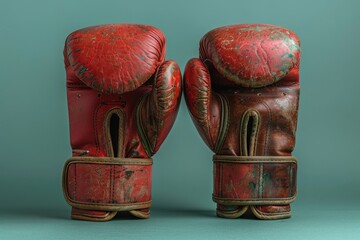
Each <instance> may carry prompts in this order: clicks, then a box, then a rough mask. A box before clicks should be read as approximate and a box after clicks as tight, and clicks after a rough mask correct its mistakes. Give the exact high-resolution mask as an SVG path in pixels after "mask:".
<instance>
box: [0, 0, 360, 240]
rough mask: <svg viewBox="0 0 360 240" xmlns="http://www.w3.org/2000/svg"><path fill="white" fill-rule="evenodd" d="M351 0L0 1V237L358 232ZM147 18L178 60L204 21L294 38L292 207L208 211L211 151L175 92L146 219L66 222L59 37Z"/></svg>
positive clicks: (194, 50) (359, 100)
mask: <svg viewBox="0 0 360 240" xmlns="http://www.w3.org/2000/svg"><path fill="white" fill-rule="evenodd" d="M359 10H360V2H359V1H345V0H339V1H293V0H286V1H266V0H263V1H255V0H254V1H251V0H247V1H239V0H238V1H230V0H217V1H213V0H206V1H195V0H192V1H188V0H182V1H170V0H168V1H160V0H158V1H155V0H153V1H136V0H132V1H119V0H117V1H115V0H114V1H105V0H102V1H90V0H89V1H75V0H71V1H70V0H62V1H49V0H48V1H45V0H44V1H39V0H32V1H25V0H24V1H18V0H16V1H15V0H0V74H1V75H0V83H1V84H0V134H1V138H0V149H1V151H0V152H1V155H0V156H1V160H0V239H17V238H21V239H31V238H34V239H39V238H41V237H43V238H44V239H47V238H48V237H51V238H52V239H64V238H76V239H96V238H100V237H105V238H106V237H114V238H115V237H116V238H125V237H133V238H134V239H141V238H146V237H148V238H149V237H150V238H158V239H173V238H179V239H185V238H186V239H200V238H207V239H217V238H219V239H220V238H242V239H246V238H257V239H271V238H277V239H289V238H291V239H304V238H307V239H309V238H311V239H314V238H318V239H321V238H324V239H325V238H326V239H340V238H341V239H356V237H357V238H359V237H360V219H359V213H360V206H359V205H360V174H359V172H360V159H359V154H358V150H359V147H360V146H359V145H360V141H359V136H360V124H359V122H360V113H359V112H360V110H359V107H358V106H359V104H360V94H359V89H360V80H359V74H360V73H359V69H360V61H359V56H360V44H359V41H360V31H359V30H360V29H359V26H360V14H359V12H360V11H359ZM116 22H132V23H145V24H150V25H154V26H156V27H158V28H160V29H161V30H162V31H163V32H164V33H165V35H166V37H167V59H174V60H176V61H177V62H178V63H179V65H180V67H181V69H182V70H183V69H184V66H185V64H186V61H187V60H188V59H189V58H192V57H196V56H197V55H198V42H199V39H200V38H201V37H202V36H203V35H204V34H205V33H206V32H207V31H209V30H211V29H213V28H215V27H219V26H223V25H229V24H236V23H270V24H275V25H279V26H283V27H287V28H289V29H291V30H293V31H294V32H296V33H297V34H298V36H299V37H300V39H301V47H302V51H303V54H302V60H301V76H300V77H301V98H300V112H299V121H298V131H297V144H296V151H295V152H294V155H295V156H297V158H298V161H299V170H298V198H297V201H296V202H295V203H294V204H293V217H292V218H291V219H288V220H279V221H257V220H250V219H236V220H228V219H221V218H216V217H215V214H214V210H215V204H214V203H213V202H212V200H211V193H212V161H211V158H212V152H211V151H210V150H209V149H208V148H207V147H206V146H205V144H204V143H203V141H202V140H201V138H200V136H199V135H198V133H197V131H196V129H195V127H194V125H193V123H192V121H191V119H190V117H189V114H188V112H187V109H186V106H185V101H182V103H181V108H180V111H179V114H178V118H177V120H176V122H175V125H174V127H173V129H172V131H171V132H170V134H169V136H168V138H167V139H166V140H165V142H164V144H163V145H162V147H161V148H160V151H159V152H158V153H157V154H156V155H155V157H154V162H155V163H154V166H153V193H152V195H153V208H152V216H151V218H150V219H149V220H129V219H115V220H114V221H111V222H107V223H92V222H84V221H71V220H70V219H69V215H70V208H69V206H68V205H67V204H66V202H65V200H64V198H63V195H62V190H61V173H62V167H63V164H64V162H65V160H66V159H67V158H69V157H70V154H71V150H70V143H69V129H68V126H69V125H68V115H67V103H66V88H65V71H64V65H63V56H62V49H63V44H64V40H65V38H66V36H67V35H68V34H69V33H70V32H72V31H74V30H76V29H79V28H82V27H86V26H90V25H98V24H104V23H116Z"/></svg>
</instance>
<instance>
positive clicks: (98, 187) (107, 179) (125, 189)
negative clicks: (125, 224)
mask: <svg viewBox="0 0 360 240" xmlns="http://www.w3.org/2000/svg"><path fill="white" fill-rule="evenodd" d="M151 169H152V159H151V158H113V157H72V158H70V159H69V160H68V161H67V162H66V163H65V166H64V171H63V192H64V196H65V199H66V201H67V202H68V203H69V205H71V206H73V207H76V208H80V209H86V210H101V211H129V210H134V209H144V208H149V207H150V206H151Z"/></svg>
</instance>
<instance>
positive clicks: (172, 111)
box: [63, 24, 181, 221]
mask: <svg viewBox="0 0 360 240" xmlns="http://www.w3.org/2000/svg"><path fill="white" fill-rule="evenodd" d="M64 57H65V67H66V77H67V82H66V85H67V97H68V107H69V119H70V137H71V146H72V149H73V157H72V158H70V159H69V160H68V161H67V162H66V164H65V167H64V173H63V190H64V196H65V198H66V201H67V202H68V203H69V204H70V205H71V206H72V214H71V216H72V218H74V219H83V220H93V221H106V220H110V219H112V218H113V217H114V216H115V215H116V213H117V212H120V211H128V212H130V213H131V214H132V215H134V216H136V217H139V218H148V217H149V208H150V205H151V166H152V159H151V156H152V155H153V154H154V153H156V151H157V150H158V149H159V147H160V145H161V144H162V142H163V141H164V139H165V138H166V136H167V134H168V133H169V131H170V129H171V127H172V125H173V123H174V121H175V118H176V115H177V112H178V108H179V104H180V97H181V74H180V70H179V67H178V65H177V64H176V63H175V62H174V61H171V60H169V61H164V58H165V37H164V35H163V33H162V32H161V31H160V30H159V29H157V28H154V27H151V26H147V25H136V24H112V25H102V26H95V27H88V28H84V29H80V30H78V31H75V32H73V33H71V34H70V35H69V36H68V38H67V39H66V43H65V50H64Z"/></svg>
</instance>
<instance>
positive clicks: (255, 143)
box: [184, 24, 300, 219]
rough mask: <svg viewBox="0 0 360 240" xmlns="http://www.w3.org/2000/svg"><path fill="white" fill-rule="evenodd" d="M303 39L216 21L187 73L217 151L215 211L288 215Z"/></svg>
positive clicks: (202, 125) (199, 119)
mask: <svg viewBox="0 0 360 240" xmlns="http://www.w3.org/2000/svg"><path fill="white" fill-rule="evenodd" d="M299 61H300V42H299V39H298V37H297V36H296V35H295V34H294V33H293V32H291V31H290V30H287V29H284V28H281V27H277V26H271V25H261V24H244V25H233V26H226V27H221V28H217V29H214V30H212V31H210V32H208V33H207V34H206V35H205V36H204V37H203V38H202V39H201V41H200V59H191V60H190V61H189V62H188V64H187V66H186V68H185V73H184V78H185V99H186V102H187V106H188V108H189V111H190V114H191V117H192V119H193V121H194V123H195V125H196V128H197V129H198V131H199V133H200V135H201V137H202V138H203V139H204V141H205V143H206V144H207V145H208V146H209V148H211V150H212V151H214V152H215V155H214V157H213V161H214V193H213V200H214V201H215V202H216V203H217V215H218V216H221V217H227V218H237V217H240V216H241V215H242V214H244V213H245V212H246V211H251V212H252V213H253V214H254V215H255V216H256V217H258V218H260V219H279V218H286V217H290V205H289V204H290V203H291V202H292V201H294V199H295V196H296V169H297V163H296V158H295V157H293V156H291V152H292V151H293V149H294V146H295V132H296V125H297V114H298V101H299V90H300V85H299Z"/></svg>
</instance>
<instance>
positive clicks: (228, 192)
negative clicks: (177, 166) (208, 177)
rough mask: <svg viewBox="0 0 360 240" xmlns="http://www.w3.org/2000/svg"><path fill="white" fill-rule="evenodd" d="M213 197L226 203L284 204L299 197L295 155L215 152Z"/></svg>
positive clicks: (219, 201) (218, 201)
mask: <svg viewBox="0 0 360 240" xmlns="http://www.w3.org/2000/svg"><path fill="white" fill-rule="evenodd" d="M213 162H214V193H213V200H214V202H216V203H218V204H223V205H285V204H289V203H291V202H293V201H294V200H295V197H296V170H297V161H296V158H295V157H293V156H225V155H214V157H213Z"/></svg>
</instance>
